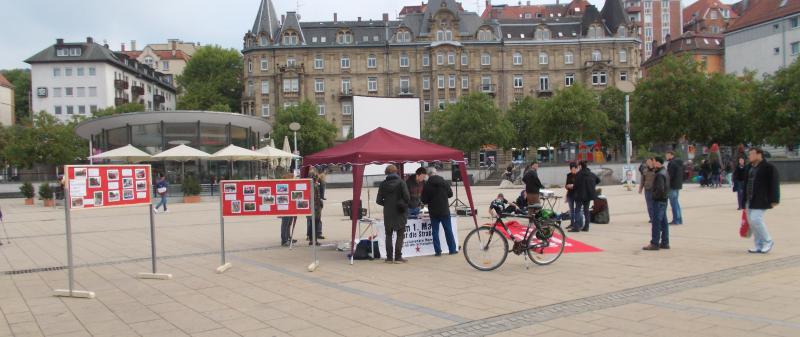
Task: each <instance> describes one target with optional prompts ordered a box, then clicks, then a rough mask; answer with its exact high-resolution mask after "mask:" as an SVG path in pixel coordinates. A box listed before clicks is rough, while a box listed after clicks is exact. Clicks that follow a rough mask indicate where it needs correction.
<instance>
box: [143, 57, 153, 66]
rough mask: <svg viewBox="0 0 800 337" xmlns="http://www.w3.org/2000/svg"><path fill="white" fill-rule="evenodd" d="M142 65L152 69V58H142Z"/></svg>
mask: <svg viewBox="0 0 800 337" xmlns="http://www.w3.org/2000/svg"><path fill="white" fill-rule="evenodd" d="M144 64H146V65H148V66H151V67H152V66H153V58H152V57H150V56H147V57H145V58H144Z"/></svg>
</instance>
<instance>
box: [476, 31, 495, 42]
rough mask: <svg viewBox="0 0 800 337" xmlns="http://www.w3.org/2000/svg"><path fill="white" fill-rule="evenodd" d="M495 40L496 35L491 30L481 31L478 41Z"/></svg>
mask: <svg viewBox="0 0 800 337" xmlns="http://www.w3.org/2000/svg"><path fill="white" fill-rule="evenodd" d="M492 40H494V34H492V31H491V30H489V29H481V30H479V31H478V41H492Z"/></svg>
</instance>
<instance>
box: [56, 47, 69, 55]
mask: <svg viewBox="0 0 800 337" xmlns="http://www.w3.org/2000/svg"><path fill="white" fill-rule="evenodd" d="M56 55H57V56H69V50H68V49H67V48H59V49H58V50H56Z"/></svg>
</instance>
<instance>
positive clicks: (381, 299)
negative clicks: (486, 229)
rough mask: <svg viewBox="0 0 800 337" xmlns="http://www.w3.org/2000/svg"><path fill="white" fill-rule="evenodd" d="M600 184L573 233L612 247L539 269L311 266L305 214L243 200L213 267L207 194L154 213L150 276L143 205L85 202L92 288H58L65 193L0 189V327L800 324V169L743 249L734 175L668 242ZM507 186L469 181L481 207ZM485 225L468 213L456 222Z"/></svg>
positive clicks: (328, 222)
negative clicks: (73, 291)
mask: <svg viewBox="0 0 800 337" xmlns="http://www.w3.org/2000/svg"><path fill="white" fill-rule="evenodd" d="M603 188H604V192H605V194H606V195H607V196H608V197H609V203H610V208H611V214H612V215H611V224H608V225H592V227H591V231H590V232H588V233H569V234H572V235H570V237H571V238H573V239H577V240H579V241H581V242H584V243H586V244H589V245H592V246H595V247H598V248H600V249H602V250H603V251H602V252H599V253H581V254H565V255H564V256H562V257H561V259H559V260H558V261H557V262H556V263H555V264H553V265H550V266H546V267H540V266H531V267H530V269H526V265H525V261H524V260H523V258H521V257H518V256H515V255H511V256H509V259H508V260H507V261H506V263H505V265H503V266H502V267H501V268H499V269H498V270H495V271H492V272H479V271H476V270H475V269H473V268H472V267H470V266H469V265H468V264H467V263H466V262H465V260H464V257H463V255H460V254H459V255H456V256H444V257H419V258H411V259H410V262H409V263H408V264H403V265H393V264H392V265H390V264H385V263H383V262H379V261H356V263H355V265H352V266H351V265H350V264H349V263H348V261H347V260H346V259H345V253H343V252H339V251H336V249H335V247H334V246H333V245H325V246H323V247H322V248H321V249H320V251H319V257H320V262H321V265H320V267H319V268H318V269H317V270H316V271H315V272H313V273H310V272H308V271H307V269H306V267H307V266H308V264H309V263H310V262H311V261H312V251H311V249H310V248H309V246H307V243H306V242H305V241H304V240H303V239H304V236H305V222H304V221H302V222H301V225H302V226H298V229H297V231H296V234H295V236H296V237H297V238H299V239H301V240H300V241H299V245H298V246H297V247H296V248H295V249H294V250H289V249H288V248H285V247H280V239H279V223H280V222H279V220H278V219H267V218H237V219H228V220H226V228H227V232H226V239H227V240H226V241H227V248H228V250H229V255H228V261H229V262H231V263H232V265H233V268H231V269H230V270H228V271H227V272H226V273H224V274H217V273H216V272H215V269H216V268H217V267H218V266H219V262H220V260H219V210H218V207H219V206H218V203H217V202H214V200H212V199H209V200H207V201H206V202H205V203H201V204H193V205H185V204H174V205H171V206H170V212H169V213H167V214H157V215H156V221H157V239H158V254H159V257H160V260H159V262H158V263H159V272H164V273H171V274H173V276H174V278H173V279H172V280H167V281H163V280H141V279H137V278H135V276H136V274H137V273H139V272H146V271H149V266H150V260H149V256H150V255H149V252H150V244H149V231H148V227H147V224H148V216H147V211H146V208H145V207H133V208H117V209H98V210H92V211H81V212H74V213H73V217H72V219H73V231H74V232H75V235H74V251H75V259H76V264H77V265H79V267H78V268H76V270H75V277H76V288H77V289H83V290H91V291H94V292H96V294H97V297H96V298H95V299H75V298H57V297H53V296H52V289H55V288H64V287H66V286H67V272H66V270H65V269H64V266H65V264H66V253H65V252H66V248H65V247H66V242H65V237H64V210H63V209H46V208H43V207H41V205H37V206H23V205H22V204H23V202H22V200H19V199H16V200H2V201H0V206H2V210H3V214H4V215H5V217H4V219H5V220H6V222H5V225H6V227H7V229H8V234H9V236H10V237H11V244H5V245H3V246H0V255H1V258H0V312H1V313H2V316H1V317H0V336H3V337H4V336H19V337H21V336H64V337H65V336H120V337H121V336H158V337H166V336H197V337H200V336H209V337H210V336H222V337H224V336H370V337H372V336H409V335H413V336H452V335H472V336H482V335H494V336H611V337H622V336H800V304H798V303H800V282H798V281H800V245H798V244H797V243H798V242H800V228H798V226H797V224H796V223H795V222H796V221H794V220H792V219H793V217H792V214H793V213H794V211H796V210H798V209H800V207H798V206H800V185H783V186H782V196H781V197H782V204H781V205H780V207H778V208H777V209H775V210H772V211H770V212H768V213H767V216H766V222H767V224H768V226H769V229H770V231H771V234H772V235H773V237H774V239H775V242H776V244H775V249H774V250H773V251H772V252H771V253H770V254H766V255H764V254H748V253H747V249H748V248H751V247H752V241H751V240H745V239H741V238H739V236H738V228H739V221H740V212H739V211H736V201H735V194H734V193H732V192H731V191H730V188H721V189H716V190H709V189H700V188H699V187H697V186H696V185H687V186H686V188H685V189H684V190H683V191H682V195H681V199H682V203H683V207H684V222H685V224H684V225H682V226H677V227H675V226H673V227H671V228H670V232H671V233H670V234H671V242H670V243H671V246H672V249H671V250H662V251H658V252H645V251H642V250H641V247H642V246H643V245H645V244H647V242H648V241H649V235H650V234H649V233H650V227H649V224H648V223H647V218H646V212H645V210H644V199H643V197H642V196H641V195H639V194H636V193H634V192H628V191H626V190H625V189H623V188H622V187H620V186H604V187H603ZM498 191H500V190H498V189H497V188H491V187H477V188H475V189H474V193H475V196H476V201H477V203H478V205H479V210H480V215H481V216H486V209H487V208H488V203H489V202H490V201H491V199H492V198H493V196H494V195H495V194H496V193H497V192H498ZM375 192H376V191H375V190H374V189H373V190H372V191H371V196H372V197H373V198H374V196H375ZM502 192H504V193H505V194H506V196H507V197H508V198H509V199H512V195H515V194H516V193H517V192H518V191H516V190H503V191H502ZM350 193H351V190H350V189H330V190H328V195H327V197H328V200H327V202H326V208H325V209H324V212H323V213H324V219H323V223H324V234H325V236H326V237H327V238H326V240H324V241H323V243H325V244H332V243H336V242H342V241H347V240H349V233H350V226H349V222H348V220H347V219H345V218H344V217H343V216H342V209H341V206H340V204H341V202H342V201H344V200H346V199H349V195H350ZM460 195H461V196H462V197H463V196H464V193H463V190H461V191H460ZM366 198H367V194H366V193H365V194H364V199H366ZM565 208H566V205H564V204H562V205H561V209H562V210H564V209H565ZM372 211H373V212H375V213H379V212H380V211H379V208H378V207H377V206H375V205H374V204H373V206H372ZM480 220H481V222H489V220H488V219H485V218H482V219H480ZM472 227H473V226H472V223H471V220H470V219H468V218H460V219H459V232H460V233H459V237H460V238H462V240H463V238H464V237H465V236H466V234H467V232H468V231H469V230H470V229H471V228H472ZM4 243H5V241H4Z"/></svg>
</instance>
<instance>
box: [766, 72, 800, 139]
mask: <svg viewBox="0 0 800 337" xmlns="http://www.w3.org/2000/svg"><path fill="white" fill-rule="evenodd" d="M759 97H760V99H759V101H758V104H759V105H758V107H757V112H758V114H759V115H760V116H761V118H762V122H763V124H762V125H761V126H762V128H763V129H762V130H765V131H767V132H766V133H765V134H763V138H764V139H765V141H766V142H767V143H769V144H773V145H786V146H789V147H792V148H795V147H796V146H797V144H800V61H798V60H797V59H795V61H794V62H793V63H792V64H791V65H790V66H789V67H786V68H783V69H780V70H778V71H777V72H775V74H773V75H770V76H767V77H766V78H765V80H764V84H763V88H762V89H761V90H760V93H759Z"/></svg>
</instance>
